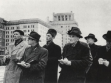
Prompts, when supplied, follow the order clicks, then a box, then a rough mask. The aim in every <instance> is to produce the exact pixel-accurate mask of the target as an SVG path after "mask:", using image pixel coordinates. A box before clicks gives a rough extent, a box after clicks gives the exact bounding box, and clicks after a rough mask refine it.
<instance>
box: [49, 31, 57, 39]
mask: <svg viewBox="0 0 111 83" xmlns="http://www.w3.org/2000/svg"><path fill="white" fill-rule="evenodd" d="M47 34H51V35H52V37H55V36H56V35H57V31H56V30H55V29H49V30H48V31H47Z"/></svg>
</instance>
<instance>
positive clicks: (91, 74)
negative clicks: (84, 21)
mask: <svg viewBox="0 0 111 83" xmlns="http://www.w3.org/2000/svg"><path fill="white" fill-rule="evenodd" d="M85 39H86V40H87V44H88V45H89V47H90V50H91V54H92V57H93V64H92V66H91V67H90V69H89V71H88V74H87V78H86V83H97V70H98V65H97V64H98V63H97V52H98V49H99V47H100V46H98V45H96V44H95V42H97V38H96V37H95V35H94V34H92V33H90V34H89V35H88V36H86V37H85Z"/></svg>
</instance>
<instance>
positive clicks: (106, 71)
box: [97, 46, 111, 83]
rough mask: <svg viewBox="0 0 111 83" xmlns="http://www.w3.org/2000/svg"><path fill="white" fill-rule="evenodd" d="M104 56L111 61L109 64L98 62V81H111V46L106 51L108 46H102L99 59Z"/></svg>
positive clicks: (100, 82) (108, 82)
mask: <svg viewBox="0 0 111 83" xmlns="http://www.w3.org/2000/svg"><path fill="white" fill-rule="evenodd" d="M99 58H103V59H106V60H108V61H109V66H108V67H106V66H105V65H99V64H98V73H97V75H98V76H97V80H98V81H97V83H111V48H110V49H109V50H108V51H106V46H102V47H100V48H99V51H98V59H99Z"/></svg>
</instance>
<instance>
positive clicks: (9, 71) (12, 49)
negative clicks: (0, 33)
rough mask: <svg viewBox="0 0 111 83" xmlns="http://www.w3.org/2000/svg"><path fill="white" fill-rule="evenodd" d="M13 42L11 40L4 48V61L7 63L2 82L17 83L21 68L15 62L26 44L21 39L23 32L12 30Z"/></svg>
mask: <svg viewBox="0 0 111 83" xmlns="http://www.w3.org/2000/svg"><path fill="white" fill-rule="evenodd" d="M13 35H14V40H15V41H14V42H11V43H10V44H9V46H8V48H7V50H6V56H4V62H5V63H6V64H7V65H6V68H5V74H4V80H3V83H19V79H20V74H21V71H22V70H21V68H20V67H19V66H18V65H17V62H18V61H19V60H20V59H21V58H22V56H23V54H24V51H25V49H26V48H27V47H28V44H27V43H26V42H24V41H23V36H24V32H23V31H21V30H15V31H13Z"/></svg>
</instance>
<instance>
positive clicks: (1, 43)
mask: <svg viewBox="0 0 111 83" xmlns="http://www.w3.org/2000/svg"><path fill="white" fill-rule="evenodd" d="M5 22H6V21H5V20H4V19H3V18H0V55H3V54H4V52H5V30H4V24H5Z"/></svg>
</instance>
